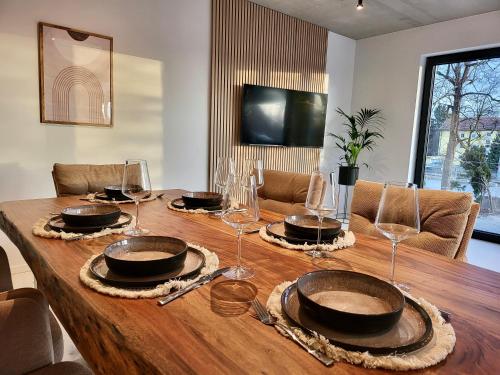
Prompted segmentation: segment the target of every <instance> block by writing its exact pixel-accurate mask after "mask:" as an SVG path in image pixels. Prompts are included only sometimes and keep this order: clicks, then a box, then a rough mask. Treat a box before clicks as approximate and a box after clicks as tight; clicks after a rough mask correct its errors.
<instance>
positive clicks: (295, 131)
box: [240, 84, 328, 147]
mask: <svg viewBox="0 0 500 375" xmlns="http://www.w3.org/2000/svg"><path fill="white" fill-rule="evenodd" d="M327 99H328V95H327V94H320V93H315V92H306V91H295V90H285V89H278V88H274V87H265V86H256V85H248V84H245V85H244V86H243V103H242V105H243V108H242V121H241V129H240V141H241V143H242V144H249V145H267V146H290V147H292V146H295V147H323V138H324V133H325V118H326V103H327Z"/></svg>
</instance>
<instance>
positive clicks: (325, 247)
mask: <svg viewBox="0 0 500 375" xmlns="http://www.w3.org/2000/svg"><path fill="white" fill-rule="evenodd" d="M259 236H260V237H261V238H262V239H263V240H264V241H267V242H270V243H273V244H275V245H278V246H281V247H284V248H285V249H290V250H297V251H309V250H315V249H317V248H318V247H317V245H316V243H312V244H308V243H307V242H306V243H305V244H302V245H298V244H292V243H290V242H288V241H285V240H284V239H282V238H276V237H273V236H270V235H269V234H267V231H266V227H265V226H263V227H262V228H260V230H259ZM355 242H356V237H355V236H354V233H353V232H350V231H344V236H343V237H341V236H339V237H337V238H336V239H335V240H334V241H333V243H331V244H325V243H323V244H321V245H320V250H321V251H334V250H339V249H345V248H346V247H349V246H353V245H354V243H355Z"/></svg>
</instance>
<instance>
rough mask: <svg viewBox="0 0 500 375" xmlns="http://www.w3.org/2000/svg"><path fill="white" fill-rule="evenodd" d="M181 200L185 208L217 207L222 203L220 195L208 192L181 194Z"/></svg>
mask: <svg viewBox="0 0 500 375" xmlns="http://www.w3.org/2000/svg"><path fill="white" fill-rule="evenodd" d="M182 200H183V201H184V204H185V205H186V208H192V209H196V208H202V207H213V206H219V205H220V204H221V202H222V194H219V193H213V192H210V191H195V192H191V193H184V194H182Z"/></svg>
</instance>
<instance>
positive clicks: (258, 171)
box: [243, 159, 264, 189]
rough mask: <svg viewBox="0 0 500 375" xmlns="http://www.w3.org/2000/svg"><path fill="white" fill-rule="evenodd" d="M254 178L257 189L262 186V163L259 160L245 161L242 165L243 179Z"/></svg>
mask: <svg viewBox="0 0 500 375" xmlns="http://www.w3.org/2000/svg"><path fill="white" fill-rule="evenodd" d="M249 176H255V183H256V184H257V189H259V188H261V187H262V186H264V163H263V162H262V160H260V159H246V160H245V164H244V165H243V177H244V178H248V177H249Z"/></svg>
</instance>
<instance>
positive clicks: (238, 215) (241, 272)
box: [222, 174, 260, 280]
mask: <svg viewBox="0 0 500 375" xmlns="http://www.w3.org/2000/svg"><path fill="white" fill-rule="evenodd" d="M243 181H247V182H243ZM224 196H228V197H231V196H240V197H241V198H242V199H241V201H242V202H244V204H240V207H239V208H238V209H232V208H228V209H226V210H225V211H224V212H223V214H222V221H224V223H226V224H227V225H229V226H231V227H233V228H234V229H236V233H237V235H238V247H237V263H236V266H234V267H231V268H230V269H229V270H228V271H226V272H224V273H223V275H224V276H226V277H227V278H229V279H233V280H245V279H249V278H251V277H253V275H254V274H255V271H254V270H253V269H251V268H249V267H244V266H242V265H241V235H242V234H243V231H244V229H245V228H246V227H247V226H248V225H251V224H254V223H256V222H257V221H259V216H260V214H259V204H258V200H257V186H256V183H255V176H250V177H249V178H248V179H241V177H240V176H237V175H234V174H231V175H230V176H229V178H228V181H227V184H226V188H225V189H224Z"/></svg>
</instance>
